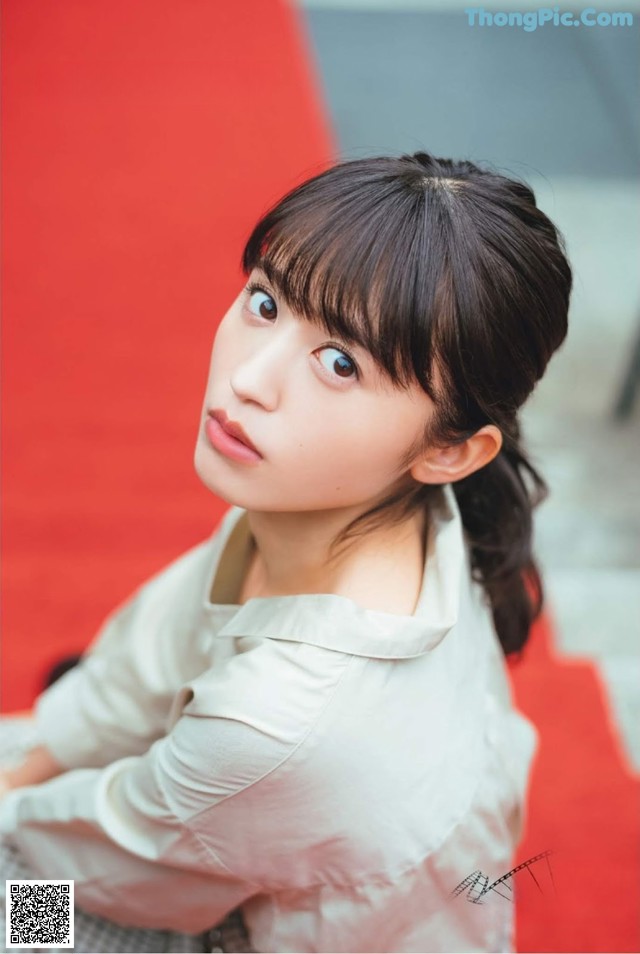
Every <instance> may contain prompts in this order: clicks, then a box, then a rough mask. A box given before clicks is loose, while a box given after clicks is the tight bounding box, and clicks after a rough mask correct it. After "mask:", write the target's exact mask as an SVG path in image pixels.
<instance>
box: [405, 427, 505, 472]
mask: <svg viewBox="0 0 640 954" xmlns="http://www.w3.org/2000/svg"><path fill="white" fill-rule="evenodd" d="M501 447H502V432H501V431H500V430H499V428H497V427H496V426H495V425H494V424H487V425H485V427H481V428H480V430H479V431H476V433H475V434H473V435H472V436H471V437H468V438H467V439H466V441H464V442H463V443H462V444H450V445H448V446H447V447H435V448H431V449H430V450H427V451H425V452H424V453H423V454H422V455H421V456H420V457H419V458H417V459H416V460H415V461H414V462H413V464H412V465H411V468H410V473H411V476H412V477H413V479H414V480H417V481H419V482H420V483H422V484H448V483H454V482H455V481H456V480H462V478H463V477H468V476H469V474H473V473H474V471H476V470H480V469H481V468H482V467H484V466H485V465H486V464H488V463H490V461H492V460H493V458H494V457H496V456H497V454H499V453H500V449H501Z"/></svg>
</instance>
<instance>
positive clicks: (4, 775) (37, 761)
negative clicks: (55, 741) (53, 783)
mask: <svg viewBox="0 0 640 954" xmlns="http://www.w3.org/2000/svg"><path fill="white" fill-rule="evenodd" d="M66 771H67V770H66V769H65V768H64V767H63V766H62V765H59V764H58V762H56V761H55V759H54V758H53V756H52V755H50V753H49V752H48V750H47V749H46V748H45V747H44V746H43V745H37V746H35V747H34V748H33V749H30V750H29V751H28V752H27V753H26V755H25V757H24V759H23V760H22V762H21V763H20V764H19V765H17V766H16V767H15V768H10V769H9V768H0V799H1V798H2V797H3V795H6V793H7V792H9V791H11V790H12V789H14V788H22V786H24V785H39V784H40V782H46V781H47V780H48V779H50V778H55V776H56V775H61V774H62V773H63V772H66Z"/></svg>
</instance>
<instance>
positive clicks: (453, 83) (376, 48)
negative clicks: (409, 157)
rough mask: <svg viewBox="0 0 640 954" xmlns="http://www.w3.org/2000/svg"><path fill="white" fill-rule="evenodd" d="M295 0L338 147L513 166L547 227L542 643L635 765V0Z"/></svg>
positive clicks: (639, 249)
mask: <svg viewBox="0 0 640 954" xmlns="http://www.w3.org/2000/svg"><path fill="white" fill-rule="evenodd" d="M479 6H480V5H479ZM481 6H482V8H483V9H484V10H486V11H487V12H489V13H491V12H492V11H493V13H495V12H497V11H525V10H535V9H538V8H537V7H536V5H535V4H532V3H504V2H493V3H491V2H490V3H484V4H482V5H481ZM540 6H542V5H540ZM303 8H304V12H305V18H306V23H307V27H308V31H309V36H310V38H311V42H312V44H313V50H314V54H315V57H316V62H317V64H318V68H319V73H320V77H321V81H322V87H323V91H324V96H325V102H326V103H327V106H328V108H329V111H330V115H331V119H332V122H333V126H334V128H335V130H336V134H337V137H338V142H339V146H340V152H341V154H342V155H343V156H344V157H345V158H356V157H360V156H365V155H372V154H375V153H386V152H392V153H395V152H398V151H403V152H414V151H415V150H416V149H418V148H422V147H426V148H427V149H428V150H429V151H430V152H433V153H435V154H436V155H438V156H448V157H455V158H468V159H472V160H478V159H480V160H487V161H488V162H490V163H493V164H494V165H495V166H496V167H497V168H498V169H499V170H500V171H503V172H504V173H505V174H506V175H514V176H517V177H519V178H523V179H525V180H526V181H527V182H528V183H529V184H530V185H531V186H532V187H533V189H534V192H535V194H536V198H537V200H538V204H539V205H540V207H541V208H542V209H543V210H544V211H545V212H546V213H547V215H549V217H550V218H551V219H552V221H553V222H554V223H555V224H556V225H557V226H558V228H559V229H560V230H561V232H562V233H563V235H564V237H565V240H566V244H567V251H568V255H569V259H570V261H571V263H572V266H573V268H574V290H573V293H572V305H571V311H570V318H569V334H568V337H567V339H566V340H565V342H564V344H563V346H562V348H561V349H560V350H559V351H558V352H557V353H556V354H555V355H554V358H553V359H552V361H551V363H550V364H549V367H548V369H547V372H546V375H545V377H544V378H543V379H542V381H541V382H540V383H539V385H538V386H537V388H536V390H535V392H534V394H533V395H532V396H531V398H530V399H529V402H528V404H527V405H526V406H525V408H524V409H523V412H522V422H523V433H524V436H525V438H526V439H527V440H528V444H529V448H530V450H531V453H532V455H533V456H534V457H535V458H536V459H537V462H538V465H539V470H540V471H541V473H542V475H543V476H544V477H545V479H546V480H547V482H548V484H549V487H550V491H551V492H550V496H549V499H548V500H547V501H545V503H543V504H542V505H541V506H540V507H539V508H538V510H537V511H536V534H537V538H536V547H537V552H538V554H539V557H540V563H541V565H542V566H543V569H544V571H545V581H546V584H547V594H548V599H549V605H548V611H549V613H550V614H551V615H552V617H553V618H554V621H555V635H556V642H557V645H558V647H559V648H560V649H561V650H562V652H563V653H567V654H570V655H579V656H589V657H591V658H592V659H593V660H595V661H596V662H597V664H598V668H599V671H600V673H601V675H602V678H603V680H604V681H605V683H606V688H607V691H608V693H609V697H610V700H611V703H612V706H613V707H614V710H615V715H616V717H617V720H618V725H619V727H620V732H621V735H622V739H623V744H624V746H625V748H626V753H627V755H628V757H629V759H630V760H631V761H632V762H633V764H634V766H635V768H636V769H640V692H639V691H638V687H639V686H640V506H639V500H640V494H639V492H638V486H639V484H640V396H638V398H637V399H636V400H635V402H634V401H633V400H632V399H631V396H630V395H629V397H628V398H627V400H626V401H625V397H627V391H630V387H627V388H625V384H627V381H630V380H631V378H633V380H637V378H638V375H639V373H640V369H639V365H640V359H639V358H638V357H637V356H636V357H635V375H632V374H631V373H630V370H631V365H632V362H633V357H634V356H633V348H634V346H635V347H636V348H637V347H638V345H637V344H636V342H638V338H639V336H640V268H638V262H639V261H640V189H639V181H638V176H639V174H640V109H639V108H638V106H639V96H638V91H639V80H640V75H639V74H640V57H639V56H638V49H639V46H638V34H639V20H640V17H639V15H638V13H639V11H640V5H637V4H629V3H598V4H597V6H596V8H595V9H596V10H597V12H598V13H599V12H604V13H607V12H609V13H612V12H614V11H635V17H634V20H635V23H634V26H633V27H631V28H629V27H626V28H624V27H614V26H598V25H596V26H594V27H589V28H575V29H574V28H571V27H561V26H558V27H554V26H553V24H552V22H551V23H549V24H545V26H543V27H538V29H536V30H534V31H525V30H523V29H522V28H518V27H514V26H512V27H509V26H503V27H499V26H489V25H485V26H483V27H481V26H473V27H472V26H470V25H469V19H470V18H469V16H468V15H467V14H465V12H464V11H465V9H472V8H473V5H472V4H470V3H464V2H455V0H454V2H451V0H449V2H444V0H443V2H437V0H433V2H432V0H404V2H399V0H392V2H386V3H385V2H383V0H304V3H303ZM549 9H551V10H553V6H551V5H550V7H549ZM556 9H560V10H567V9H568V10H571V11H572V12H574V13H579V12H580V11H581V10H586V9H587V5H586V4H584V3H583V4H573V5H572V4H566V5H562V6H560V7H559V8H558V7H556ZM594 16H595V13H594ZM476 19H479V17H477V18H476ZM623 392H624V393H623ZM620 404H622V407H620ZM627 404H628V405H629V406H628V408H627ZM616 409H617V413H616Z"/></svg>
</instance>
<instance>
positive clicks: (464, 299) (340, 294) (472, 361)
mask: <svg viewBox="0 0 640 954" xmlns="http://www.w3.org/2000/svg"><path fill="white" fill-rule="evenodd" d="M258 266H259V267H260V268H262V269H263V270H264V272H265V274H266V275H267V277H268V278H269V280H270V282H271V284H272V285H273V287H274V290H275V291H277V292H278V293H279V294H280V295H281V296H282V298H283V300H284V301H285V302H286V304H287V305H288V306H289V308H290V309H291V310H292V311H294V312H296V313H297V314H299V315H300V316H302V317H305V318H306V319H307V320H309V321H312V322H314V323H316V324H318V325H320V326H322V327H323V328H324V329H326V331H327V332H328V334H330V335H333V336H337V337H339V338H340V339H342V341H344V343H345V345H348V344H349V343H355V344H357V345H360V346H362V347H364V348H366V349H367V350H368V351H369V352H370V353H371V355H372V356H373V358H374V359H375V360H376V362H377V363H378V365H379V366H380V368H381V369H382V371H383V373H384V374H385V375H386V377H387V378H388V380H390V381H391V382H392V383H393V384H394V385H395V386H397V387H399V388H406V387H408V386H410V385H411V384H412V383H413V382H418V383H419V385H420V386H421V387H422V388H423V390H424V391H425V392H426V393H427V394H428V395H429V397H430V398H431V399H432V400H433V401H434V403H435V414H434V417H433V419H432V420H431V421H429V423H428V425H427V426H426V429H425V434H424V444H423V446H425V447H426V446H448V445H451V444H456V443H462V442H464V441H465V440H467V439H468V438H469V437H471V436H472V435H473V434H474V433H475V432H476V431H477V430H479V429H480V428H481V427H483V426H484V425H486V424H494V425H495V426H496V427H497V428H499V430H500V432H501V434H502V447H501V450H500V451H499V453H498V454H497V456H496V457H495V458H494V459H493V460H492V461H490V462H489V463H488V464H486V465H484V466H483V467H481V468H480V469H479V470H477V471H475V472H474V473H472V474H470V475H468V476H467V477H465V478H463V479H461V480H458V481H455V482H453V483H452V487H453V490H454V492H455V494H456V499H457V501H458V505H459V508H460V512H461V516H462V522H463V526H464V531H465V535H466V538H467V540H468V542H469V547H470V558H471V568H472V575H473V578H474V579H475V580H477V581H479V582H480V583H482V585H483V587H484V591H485V593H486V598H487V600H488V603H489V605H490V607H491V610H492V613H493V619H494V624H495V628H496V632H497V634H498V637H499V639H500V642H501V645H502V648H503V651H504V653H505V655H508V654H511V653H518V652H519V651H520V650H521V649H522V647H523V646H524V644H525V642H526V640H527V638H528V636H529V631H530V627H531V623H532V622H533V621H534V620H535V619H536V618H537V617H538V616H539V614H540V612H541V610H542V606H543V603H544V591H543V586H542V580H541V575H540V572H539V570H538V567H537V565H536V562H535V560H534V558H533V555H532V536H533V521H532V511H533V509H534V508H535V507H536V506H537V505H538V504H539V503H541V502H542V500H544V499H545V498H546V497H547V496H548V492H549V491H548V487H547V484H546V483H545V481H544V480H543V478H542V477H541V476H540V474H539V473H538V472H537V471H536V469H535V468H534V467H533V465H532V464H531V462H530V461H529V460H528V457H527V453H526V452H525V448H524V447H523V440H522V437H521V434H520V426H519V421H518V409H519V408H520V407H521V406H522V404H523V403H524V402H525V401H526V399H527V397H528V396H529V395H530V394H531V392H532V391H533V389H534V387H535V385H536V383H537V382H538V381H539V380H540V378H541V377H542V376H543V374H544V372H545V368H546V366H547V363H548V362H549V359H550V358H551V356H552V355H553V353H554V352H555V351H556V350H557V349H558V348H559V347H560V345H561V344H562V342H563V340H564V338H565V336H566V334H567V314H568V309H569V298H570V293H571V285H572V274H571V268H570V265H569V263H568V261H567V258H566V251H565V247H564V241H563V239H562V236H561V235H560V233H559V232H558V230H557V229H556V228H555V226H554V225H553V223H552V222H551V221H550V220H549V219H548V218H547V216H546V215H544V213H543V212H541V211H540V210H539V209H538V208H537V206H536V200H535V196H534V193H533V192H532V190H531V189H530V188H529V187H528V186H527V185H526V184H524V183H522V182H520V181H518V180H516V179H511V178H508V177H506V176H504V175H501V174H499V173H497V172H495V171H493V170H485V169H481V168H479V167H478V166H477V165H475V164H474V163H472V162H468V161H455V160H452V159H440V158H436V157H434V156H432V155H430V154H429V153H427V152H417V153H415V154H414V155H402V156H397V157H396V156H376V157H371V158H365V159H356V160H347V161H342V162H338V163H336V164H335V165H333V166H331V167H330V168H329V169H327V170H326V171H324V172H321V173H320V174H318V175H316V176H314V177H313V178H311V179H309V180H308V181H306V182H304V183H303V184H302V185H299V186H297V187H296V188H294V189H292V190H291V191H290V192H288V193H287V194H286V195H285V196H284V197H283V198H282V199H281V200H280V201H279V202H277V203H276V204H275V205H274V206H273V207H272V208H271V209H269V210H268V212H266V213H265V215H264V216H262V218H261V219H260V221H259V222H258V223H257V225H256V226H255V228H254V230H253V232H252V233H251V235H250V236H249V239H248V241H247V243H246V246H245V248H244V251H243V255H242V269H243V271H244V272H245V274H247V275H248V274H249V273H250V272H251V270H252V269H253V268H254V267H258ZM436 369H437V373H438V375H439V379H440V380H439V384H440V386H439V387H438V386H437V384H438V378H437V377H435V376H434V375H435V372H436ZM412 451H413V452H415V448H414V449H412ZM408 457H409V455H408ZM525 477H528V479H529V481H530V483H531V486H528V485H527V482H526V481H525ZM438 490H439V488H438V487H437V486H434V485H432V484H431V485H430V484H423V483H418V482H417V481H415V480H414V479H413V478H411V477H410V482H409V483H405V484H404V485H403V486H401V487H399V488H394V492H393V493H392V494H390V495H389V496H388V497H386V498H385V499H384V500H383V501H382V502H381V503H379V504H378V505H377V506H376V507H375V508H373V509H371V510H368V511H367V512H366V513H364V514H362V515H360V516H359V517H358V518H357V519H356V520H354V521H352V523H351V524H349V526H348V527H346V528H345V530H344V532H343V533H342V534H341V535H340V537H339V538H338V540H336V541H334V543H336V544H337V543H338V542H344V541H345V540H347V539H349V538H351V537H354V536H356V535H358V534H360V533H362V532H364V531H365V530H366V529H367V528H370V527H371V526H372V525H376V526H378V525H380V524H381V523H382V522H384V521H387V520H392V519H397V520H403V519H405V518H406V517H407V516H408V515H409V514H410V513H412V512H413V511H414V510H415V508H417V507H420V506H426V507H429V505H430V503H431V501H432V500H433V498H434V495H435V494H436V493H437V492H438Z"/></svg>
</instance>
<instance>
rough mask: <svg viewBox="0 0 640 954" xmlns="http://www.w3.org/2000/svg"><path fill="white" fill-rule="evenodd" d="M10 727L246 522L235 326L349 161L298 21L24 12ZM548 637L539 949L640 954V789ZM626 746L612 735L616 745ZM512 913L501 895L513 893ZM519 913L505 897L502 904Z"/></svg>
mask: <svg viewBox="0 0 640 954" xmlns="http://www.w3.org/2000/svg"><path fill="white" fill-rule="evenodd" d="M2 18H3V59H2V69H3V117H2V118H3V130H2V131H3V240H4V248H3V269H4V274H3V302H2V304H3V318H4V320H3V325H2V388H3V391H2V415H3V416H2V461H3V496H2V554H3V557H4V559H3V561H2V584H3V610H4V613H3V639H2V647H1V649H2V663H3V666H2V700H1V703H2V711H3V712H11V711H14V710H16V709H22V708H26V707H29V706H30V705H31V704H32V702H33V699H34V696H35V694H36V692H37V690H38V688H39V687H40V685H41V682H42V677H43V674H44V672H45V671H46V669H47V668H48V667H49V665H50V664H51V663H52V662H53V661H54V660H56V659H58V658H59V657H60V656H61V655H64V654H65V653H68V652H71V651H75V650H81V649H83V648H84V647H85V646H86V644H87V642H88V641H89V639H90V638H91V637H92V636H93V635H94V633H95V632H96V630H97V628H98V626H99V625H100V624H101V622H102V621H103V620H104V618H105V616H106V615H107V613H108V612H109V611H110V610H111V609H112V608H113V607H114V606H115V605H116V604H117V603H118V602H119V601H121V600H122V599H124V598H125V597H126V596H128V595H129V594H130V593H131V591H132V590H133V589H134V587H135V586H137V585H138V584H139V583H141V582H142V581H143V580H144V579H146V578H147V577H148V576H149V575H150V574H151V573H153V572H155V571H156V570H159V569H160V568H161V567H163V566H164V565H166V563H167V562H168V561H169V560H171V559H173V558H174V557H175V556H176V555H178V554H179V553H181V552H183V551H184V550H185V549H187V548H188V547H189V546H191V545H193V544H195V543H196V542H198V541H200V540H202V539H204V537H205V536H207V535H208V534H209V533H210V532H211V530H212V528H213V526H214V524H215V522H216V520H217V516H218V514H219V513H220V512H221V511H222V510H223V509H224V505H223V504H221V503H219V502H218V501H216V500H214V499H213V498H212V497H211V496H210V494H208V492H207V491H206V490H205V489H204V487H203V486H202V485H201V484H200V482H199V480H198V478H197V477H196V475H195V473H194V471H193V465H192V460H193V451H194V446H195V440H196V431H197V426H198V419H199V414H200V408H201V401H202V397H203V390H204V385H205V381H206V375H207V366H208V359H209V352H210V347H211V342H212V338H213V334H214V331H215V328H216V325H217V323H218V321H219V320H220V318H221V317H222V316H223V314H224V313H225V311H226V310H227V308H228V306H229V304H230V303H231V301H232V300H233V298H234V297H235V295H236V294H237V292H238V290H239V288H240V282H241V281H242V276H241V273H240V270H239V264H238V262H239V257H240V252H241V249H242V245H243V242H244V239H245V238H246V236H247V234H248V231H249V230H250V228H251V226H252V225H253V223H254V222H255V220H256V218H257V217H258V216H259V215H260V214H261V213H262V212H263V211H264V210H265V208H266V207H267V206H268V205H269V204H270V203H271V202H272V201H274V200H275V199H276V198H278V197H279V196H280V195H281V194H282V193H283V192H284V191H285V190H286V189H288V188H290V187H291V186H292V185H294V184H295V183H297V182H299V181H301V180H302V179H304V178H306V177H307V176H309V175H311V174H313V173H315V172H317V171H320V169H321V168H324V166H325V165H326V164H327V163H328V162H329V161H330V159H331V157H333V156H334V155H336V154H337V150H336V145H335V143H334V142H333V140H332V135H331V132H330V129H329V127H328V122H327V120H326V117H325V115H324V111H323V107H322V104H321V96H320V92H319V90H320V85H319V82H318V78H317V74H316V70H315V67H314V64H313V60H312V56H311V48H310V45H309V43H308V41H307V39H306V36H305V27H304V21H303V19H302V17H301V15H300V14H299V13H298V12H297V11H296V9H295V8H294V7H290V6H288V5H285V4H284V3H281V2H275V0H245V2H244V3H243V4H241V5H237V4H230V3H229V4H225V3H216V2H211V0H190V2H189V3H180V2H178V0H137V2H135V3H131V2H130V0H109V3H102V2H97V0H96V2H87V0H57V2H56V3H51V2H50V0H5V2H4V4H3V8H2ZM548 640H549V636H548V633H547V631H546V628H545V627H544V626H539V627H538V628H537V630H536V633H535V634H534V637H533V646H532V651H531V652H530V653H529V654H528V655H527V658H526V660H525V662H524V663H523V665H522V666H520V667H518V668H516V669H514V670H513V673H512V675H513V679H514V685H515V688H516V692H517V698H518V701H519V703H520V705H521V707H522V709H523V710H524V711H525V712H526V713H528V714H529V715H531V717H532V718H533V719H534V721H535V722H536V724H537V725H538V726H539V728H540V731H541V735H542V745H541V751H540V754H539V758H538V761H537V763H536V768H535V773H534V778H533V789H532V799H531V805H530V809H529V825H528V832H527V836H526V840H525V843H524V844H523V846H522V851H521V859H522V860H525V859H527V858H529V857H531V856H532V855H534V854H537V853H539V852H540V851H543V850H546V849H552V850H553V851H554V854H553V855H552V856H551V859H550V860H551V863H552V870H553V874H554V878H555V881H556V888H557V896H556V895H554V894H553V888H552V886H551V884H550V882H549V878H548V875H547V874H546V872H545V870H543V869H542V868H541V867H540V866H536V867H535V868H533V869H532V870H534V871H535V873H536V876H537V877H538V879H539V881H540V884H541V887H542V889H543V891H544V894H540V893H539V891H538V889H537V888H536V886H535V884H534V882H533V880H532V878H531V877H529V876H528V875H527V873H526V872H525V873H524V874H519V875H518V876H517V878H516V879H515V880H516V881H517V890H518V892H519V893H518V937H519V948H520V950H523V951H534V950H538V951H554V950H557V951H608V950H617V951H633V950H637V949H638V937H637V933H634V932H637V916H636V911H637V901H636V894H637V870H636V865H635V858H634V852H635V850H636V848H637V845H638V833H637V827H638V822H637V815H636V811H635V801H634V798H635V796H636V795H637V787H636V782H635V781H634V779H633V778H632V777H631V775H630V774H629V773H628V772H626V771H625V768H624V766H623V762H622V757H621V754H620V752H619V751H618V749H617V746H616V742H615V738H616V736H615V728H614V727H612V726H610V725H609V715H608V709H607V706H606V700H605V698H604V695H603V693H602V689H601V686H600V683H599V681H598V678H597V675H596V673H595V670H594V669H593V667H591V666H590V665H588V664H586V663H580V662H575V661H573V662H567V661H564V660H557V659H555V658H554V657H553V656H552V655H550V654H549V653H548V651H547V649H546V643H547V642H548ZM612 729H613V732H612ZM498 900H499V899H498ZM505 903H507V902H505Z"/></svg>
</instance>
